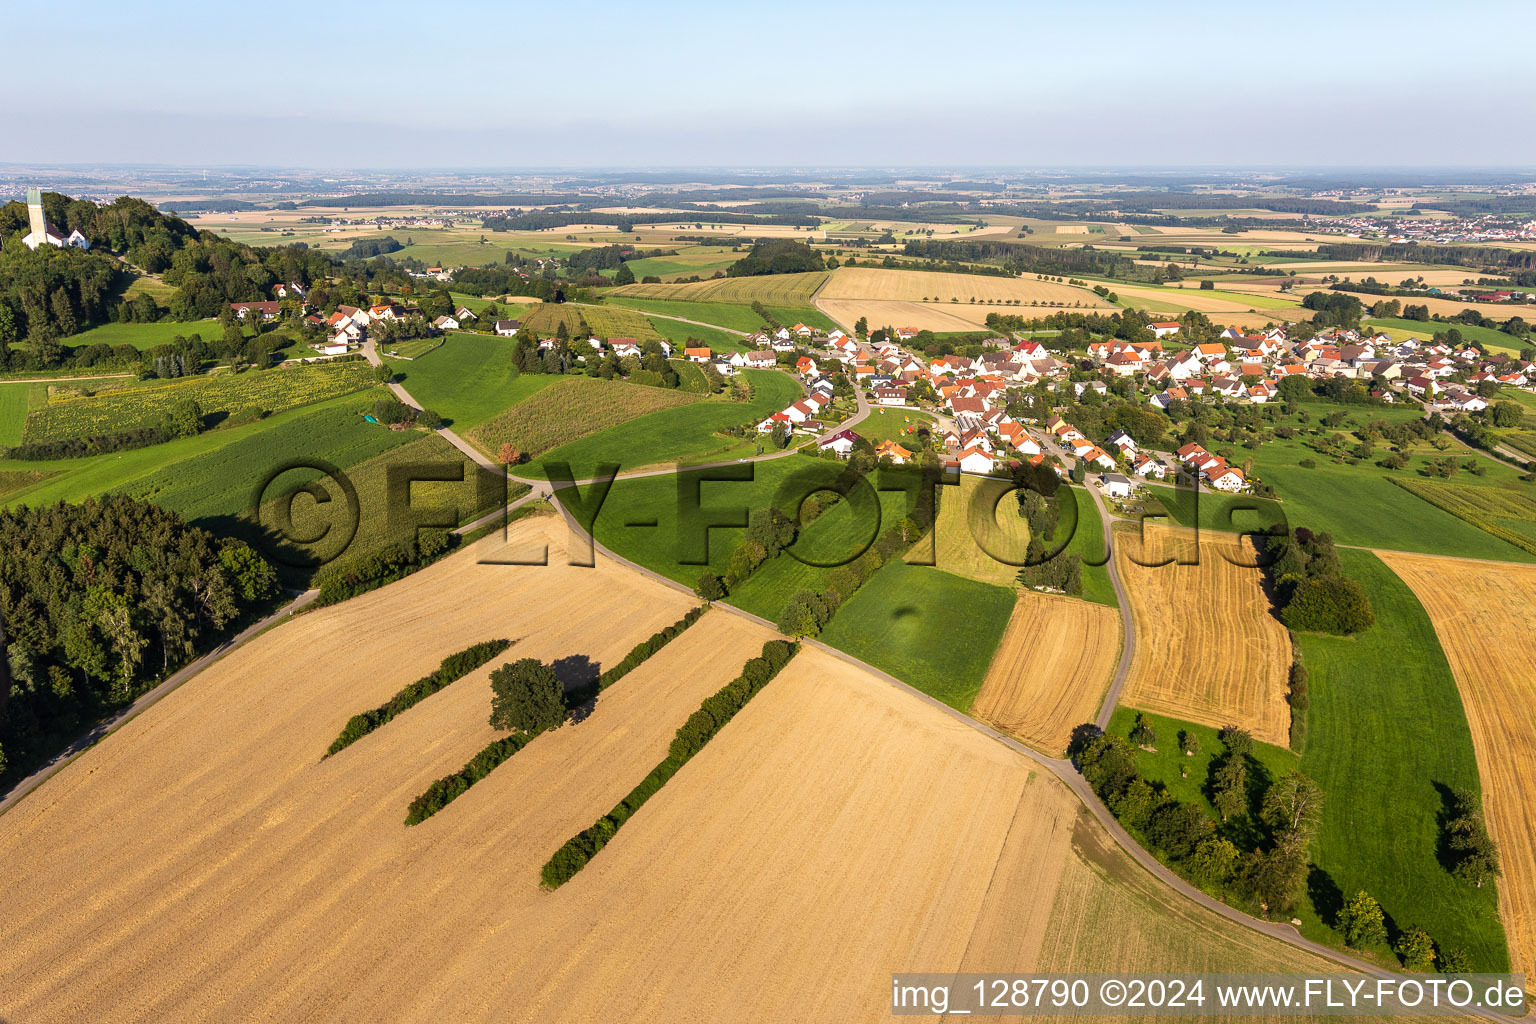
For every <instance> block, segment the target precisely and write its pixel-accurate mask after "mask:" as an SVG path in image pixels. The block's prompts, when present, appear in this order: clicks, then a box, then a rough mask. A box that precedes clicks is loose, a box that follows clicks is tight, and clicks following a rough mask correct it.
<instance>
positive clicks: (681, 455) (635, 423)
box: [518, 370, 805, 480]
mask: <svg viewBox="0 0 1536 1024" xmlns="http://www.w3.org/2000/svg"><path fill="white" fill-rule="evenodd" d="M742 372H743V374H744V375H745V376H746V379H747V380H748V381H750V382H751V384H752V398H751V400H750V401H747V402H734V401H731V400H730V399H728V398H726V397H724V396H720V397H714V398H710V399H707V400H705V401H702V402H695V403H693V404H691V405H683V406H678V407H677V408H675V409H663V410H661V411H659V412H653V413H649V414H647V415H645V416H640V417H638V418H636V419H633V420H630V421H629V422H627V423H621V424H619V425H618V426H615V427H609V428H608V429H607V430H602V431H599V432H598V433H596V434H591V435H589V436H587V437H583V438H581V439H580V440H577V441H572V442H571V443H570V444H566V445H561V446H560V447H559V448H556V449H554V450H553V451H550V452H546V453H544V454H543V455H541V456H540V457H539V458H537V459H535V460H533V461H532V462H530V463H528V464H527V465H525V466H522V467H520V468H519V470H518V472H519V474H520V475H523V476H536V477H542V476H543V475H544V473H545V469H544V467H545V465H546V464H548V463H550V462H567V463H569V464H570V466H571V471H572V473H574V475H575V478H576V479H577V480H582V479H585V478H587V477H590V476H592V475H593V474H594V473H595V472H596V470H597V466H598V465H599V464H600V463H604V462H616V463H618V464H619V466H620V467H621V471H622V470H628V469H639V468H640V467H642V466H654V465H657V464H658V463H664V462H674V461H681V460H699V459H708V458H728V457H731V456H741V455H750V454H755V453H756V450H757V449H756V442H755V441H752V440H743V439H741V438H735V437H727V436H724V435H721V434H717V433H716V431H718V430H720V429H722V428H725V427H733V426H738V425H740V424H743V423H747V422H756V421H759V420H761V419H763V418H764V417H766V416H767V415H768V414H770V413H773V412H777V411H778V410H780V409H782V408H784V407H785V406H786V405H788V404H789V403H790V402H793V401H795V400H796V399H798V398H801V397H803V395H804V394H805V392H804V391H803V390H802V389H801V387H800V385H799V384H798V383H796V381H795V380H794V378H792V377H790V376H789V375H788V374H785V373H781V372H780V371H778V370H744V371H742Z"/></svg>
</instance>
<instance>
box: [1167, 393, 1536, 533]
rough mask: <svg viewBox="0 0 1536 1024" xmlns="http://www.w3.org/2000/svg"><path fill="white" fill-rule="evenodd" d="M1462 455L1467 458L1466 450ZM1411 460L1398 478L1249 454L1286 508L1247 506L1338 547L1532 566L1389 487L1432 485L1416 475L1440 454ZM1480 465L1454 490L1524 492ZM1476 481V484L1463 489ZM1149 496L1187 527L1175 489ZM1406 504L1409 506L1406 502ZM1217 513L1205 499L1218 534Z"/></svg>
mask: <svg viewBox="0 0 1536 1024" xmlns="http://www.w3.org/2000/svg"><path fill="white" fill-rule="evenodd" d="M1376 412H1377V410H1371V411H1370V414H1369V415H1371V416H1374V415H1375V414H1376ZM1321 414H1322V413H1321V410H1320V409H1319V410H1316V411H1314V412H1313V415H1314V417H1316V416H1319V415H1321ZM1388 415H1390V413H1388ZM1461 451H1462V452H1467V450H1466V449H1461ZM1410 454H1411V459H1412V462H1411V468H1408V469H1404V470H1399V471H1397V474H1396V475H1394V474H1393V473H1391V472H1390V471H1388V470H1385V469H1382V468H1381V467H1379V466H1376V465H1375V464H1374V460H1373V461H1367V462H1362V463H1360V464H1359V465H1357V466H1351V465H1349V464H1348V463H1344V462H1335V461H1333V460H1331V459H1330V458H1328V457H1327V456H1324V455H1320V454H1319V453H1318V452H1316V451H1314V450H1312V449H1310V448H1308V447H1306V446H1305V445H1303V444H1302V443H1301V441H1300V440H1293V441H1285V440H1274V441H1269V442H1266V443H1265V444H1263V445H1260V446H1259V447H1258V448H1256V449H1254V450H1253V453H1252V455H1253V460H1254V464H1255V467H1256V469H1257V472H1258V475H1259V478H1260V479H1262V480H1263V481H1264V482H1265V483H1268V484H1270V485H1271V486H1272V487H1274V488H1275V491H1276V492H1277V493H1278V494H1279V495H1280V496H1281V497H1282V498H1283V499H1284V500H1283V501H1281V502H1279V503H1278V504H1276V503H1273V502H1265V501H1263V500H1257V499H1251V498H1244V499H1243V500H1244V501H1252V502H1253V503H1254V504H1257V505H1258V506H1260V507H1261V508H1265V509H1278V511H1279V512H1280V513H1281V514H1283V515H1284V517H1285V519H1286V520H1287V521H1288V522H1290V523H1291V524H1292V525H1294V526H1305V527H1307V528H1309V529H1312V530H1318V531H1326V532H1328V533H1331V534H1332V535H1333V539H1334V540H1335V541H1337V542H1338V543H1340V544H1351V545H1357V546H1360V547H1371V548H1388V549H1391V550H1396V551H1420V552H1425V553H1428V554H1444V555H1456V556H1458V557H1462V558H1488V559H1494V560H1514V561H1532V560H1536V556H1533V555H1530V554H1528V553H1527V552H1525V551H1522V550H1521V549H1519V548H1517V547H1515V546H1513V545H1512V544H1508V543H1506V542H1504V541H1502V540H1499V539H1498V538H1497V537H1494V536H1492V535H1490V534H1488V533H1485V532H1484V531H1482V530H1480V529H1478V528H1477V527H1475V526H1473V525H1471V524H1470V523H1466V522H1463V521H1462V520H1460V519H1458V518H1457V517H1456V516H1454V515H1452V514H1450V513H1449V512H1445V511H1442V510H1441V509H1438V508H1436V507H1435V506H1433V505H1431V504H1430V503H1429V502H1427V501H1421V500H1419V499H1417V498H1414V496H1413V495H1412V494H1410V493H1409V492H1408V491H1406V490H1404V489H1402V488H1401V487H1398V486H1394V484H1393V483H1392V480H1393V479H1401V480H1403V481H1405V482H1408V481H1413V482H1415V483H1417V482H1419V481H1421V480H1423V482H1424V483H1426V484H1427V483H1429V482H1430V481H1428V480H1424V479H1423V478H1421V477H1419V476H1418V475H1416V472H1417V469H1418V467H1420V466H1421V465H1423V463H1424V461H1425V459H1426V458H1428V457H1430V456H1431V455H1432V456H1433V457H1436V458H1439V457H1443V456H1442V453H1440V452H1437V451H1434V450H1433V449H1429V448H1425V449H1424V450H1420V451H1414V452H1412V453H1410ZM1443 454H1444V455H1455V454H1458V451H1457V449H1454V448H1453V449H1450V450H1448V451H1447V452H1446V453H1443ZM1468 454H1470V453H1469V452H1468ZM1303 460H1310V461H1312V462H1313V463H1315V465H1314V466H1313V467H1312V468H1308V467H1306V466H1303V465H1302V464H1301V463H1302V461H1303ZM1482 461H1483V462H1484V463H1485V464H1486V466H1487V475H1486V476H1483V477H1474V476H1472V475H1471V474H1466V473H1463V474H1459V475H1458V476H1457V477H1456V479H1457V481H1459V483H1458V486H1467V487H1476V488H1477V489H1479V490H1483V489H1490V488H1510V489H1514V490H1523V489H1524V488H1526V487H1527V486H1528V485H1524V484H1520V483H1518V482H1517V479H1516V478H1517V476H1518V474H1516V473H1515V472H1514V471H1513V470H1510V469H1507V468H1505V467H1503V466H1499V465H1497V464H1495V463H1492V462H1489V461H1488V460H1482ZM1473 480H1475V481H1476V483H1470V482H1468V481H1473ZM1151 489H1152V493H1153V494H1155V495H1156V496H1157V497H1158V498H1159V500H1161V501H1162V502H1163V504H1164V505H1165V506H1166V507H1167V508H1168V510H1169V512H1170V513H1171V514H1172V515H1173V516H1174V517H1175V518H1176V519H1178V520H1179V522H1180V524H1181V525H1184V526H1189V525H1191V523H1190V522H1189V521H1188V516H1189V514H1190V508H1189V501H1188V498H1187V496H1180V495H1176V494H1175V493H1174V489H1173V488H1172V487H1167V486H1162V485H1153V486H1152V488H1151ZM1343 491H1347V492H1348V493H1350V494H1352V495H1354V497H1355V500H1352V501H1347V502H1341V501H1339V500H1338V496H1339V494H1340V493H1341V492H1343ZM1410 498H1413V500H1412V501H1410V500H1409V499H1410ZM1213 499H1215V500H1213ZM1222 507H1226V504H1225V502H1224V501H1223V500H1222V499H1220V498H1218V497H1217V496H1216V495H1211V494H1206V493H1202V494H1201V495H1200V515H1201V518H1202V523H1201V525H1202V526H1205V527H1207V528H1217V529H1219V528H1222V527H1221V526H1220V525H1218V524H1216V523H1215V522H1214V521H1210V520H1207V519H1206V517H1207V515H1214V514H1216V512H1217V510H1218V509H1219V508H1222ZM1207 510H1210V511H1209V512H1208V511H1207ZM1248 523H1249V520H1247V519H1239V520H1238V524H1239V525H1240V526H1242V527H1243V528H1247V527H1248Z"/></svg>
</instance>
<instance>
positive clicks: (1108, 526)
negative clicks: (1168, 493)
mask: <svg viewBox="0 0 1536 1024" xmlns="http://www.w3.org/2000/svg"><path fill="white" fill-rule="evenodd" d="M1084 486H1085V487H1087V488H1088V493H1089V494H1090V495H1091V496H1092V497H1093V504H1094V507H1095V508H1097V509H1098V513H1099V521H1100V522H1101V523H1102V524H1103V530H1104V554H1105V555H1106V556H1107V557H1108V559H1109V561H1107V562H1105V563H1104V566H1105V568H1106V569H1108V570H1109V582H1110V583H1111V584H1112V585H1113V586H1114V588H1115V600H1116V601H1118V602H1119V603H1120V636H1121V642H1120V663H1119V665H1117V666H1116V667H1115V676H1114V678H1113V679H1111V680H1110V683H1109V690H1108V691H1107V692H1106V693H1105V694H1104V703H1103V704H1101V705H1099V717H1098V718H1096V719H1094V724H1095V725H1097V726H1098V727H1099V728H1100V729H1108V728H1109V720H1110V718H1111V717H1112V716H1113V715H1114V713H1115V705H1116V704H1118V703H1120V691H1121V690H1123V689H1124V688H1125V677H1126V676H1127V675H1129V674H1130V671H1131V658H1132V656H1133V655H1135V653H1136V620H1135V618H1134V617H1133V616H1132V615H1131V601H1130V598H1129V597H1127V596H1126V593H1125V585H1124V584H1123V583H1122V582H1121V581H1120V569H1119V567H1118V566H1117V565H1116V564H1115V547H1114V544H1115V540H1114V536H1115V531H1114V529H1113V527H1114V524H1115V517H1114V516H1112V515H1111V514H1110V512H1109V508H1108V507H1107V506H1106V505H1105V504H1104V498H1103V496H1102V495H1101V494H1099V489H1098V488H1097V487H1093V486H1091V485H1089V484H1084Z"/></svg>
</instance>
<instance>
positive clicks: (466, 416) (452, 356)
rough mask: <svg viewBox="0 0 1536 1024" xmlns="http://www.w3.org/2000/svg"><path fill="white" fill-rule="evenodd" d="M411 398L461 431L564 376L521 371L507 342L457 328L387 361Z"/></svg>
mask: <svg viewBox="0 0 1536 1024" xmlns="http://www.w3.org/2000/svg"><path fill="white" fill-rule="evenodd" d="M390 368H391V369H393V370H394V371H395V376H396V379H398V380H399V381H400V382H401V383H402V384H403V385H404V386H405V388H406V390H408V391H409V392H410V393H411V397H412V398H415V399H416V401H418V402H420V403H422V405H423V406H425V407H426V408H428V409H431V410H433V411H434V412H436V413H437V414H438V415H439V416H442V417H443V418H444V419H445V420H447V421H448V422H449V423H450V424H451V425H452V426H454V427H455V428H456V429H457V430H458V431H459V432H460V433H462V432H464V431H466V430H468V429H469V428H471V427H475V426H478V425H480V424H481V423H484V422H485V421H486V420H488V419H490V418H491V417H492V416H494V415H496V414H497V413H498V412H501V411H502V410H503V409H508V408H511V407H512V406H514V405H516V404H517V403H518V402H521V401H522V400H523V399H525V398H528V397H529V396H530V395H533V394H534V393H536V392H538V391H540V390H542V389H544V388H546V387H548V386H549V385H551V384H554V383H555V382H556V381H559V380H561V379H562V378H560V377H557V376H552V375H549V374H541V373H529V374H519V373H518V372H517V370H516V369H514V368H513V366H512V348H511V343H510V342H509V341H508V339H506V338H496V337H490V336H487V335H484V334H470V333H463V332H461V333H455V334H450V335H448V337H447V338H446V339H445V340H444V342H443V344H442V346H441V347H440V348H437V349H434V350H433V351H432V352H430V353H428V354H427V355H424V356H422V357H421V358H420V359H413V360H412V361H410V362H409V363H398V362H397V363H391V364H390Z"/></svg>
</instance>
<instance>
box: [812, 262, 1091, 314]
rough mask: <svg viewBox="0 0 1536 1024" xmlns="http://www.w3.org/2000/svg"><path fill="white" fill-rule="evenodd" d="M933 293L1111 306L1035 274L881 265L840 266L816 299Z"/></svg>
mask: <svg viewBox="0 0 1536 1024" xmlns="http://www.w3.org/2000/svg"><path fill="white" fill-rule="evenodd" d="M925 297H927V298H936V299H937V303H938V305H939V307H940V308H944V307H945V306H947V305H949V304H950V300H951V299H959V300H960V302H961V304H965V305H969V304H970V300H971V299H975V300H976V301H977V302H978V303H980V302H984V301H986V300H989V299H990V300H993V301H998V302H1000V301H1002V300H1005V299H1019V300H1022V302H1023V304H1025V305H1028V304H1029V303H1030V302H1034V301H1039V302H1042V303H1044V302H1050V303H1065V304H1066V305H1068V306H1070V305H1072V304H1073V303H1075V302H1081V303H1082V304H1083V305H1084V306H1105V307H1107V306H1109V303H1108V302H1105V301H1104V300H1103V299H1101V298H1099V296H1097V295H1095V294H1094V293H1093V292H1091V291H1089V290H1088V289H1086V288H1077V287H1074V286H1072V285H1067V284H1056V283H1054V282H1046V281H1038V280H1036V279H1035V278H1034V276H1033V275H1025V276H1024V277H1001V276H993V275H990V274H945V273H940V272H937V271H929V270H884V269H880V268H877V267H839V268H838V269H837V270H834V271H833V272H832V278H831V280H829V281H828V282H827V284H826V287H824V288H823V289H822V290H821V294H820V295H819V296H817V298H818V299H896V300H903V301H907V302H920V301H921V300H922V299H924V298H925Z"/></svg>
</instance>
